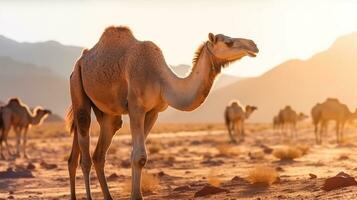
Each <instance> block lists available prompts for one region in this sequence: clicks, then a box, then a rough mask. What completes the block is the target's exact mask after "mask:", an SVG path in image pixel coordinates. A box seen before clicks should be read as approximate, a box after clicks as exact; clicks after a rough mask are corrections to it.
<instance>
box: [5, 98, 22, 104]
mask: <svg viewBox="0 0 357 200" xmlns="http://www.w3.org/2000/svg"><path fill="white" fill-rule="evenodd" d="M8 104H10V105H20V104H21V101H20V99H19V98H16V97H14V98H11V99H10V100H9V103H8Z"/></svg>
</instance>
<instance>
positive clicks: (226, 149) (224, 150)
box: [216, 144, 240, 157]
mask: <svg viewBox="0 0 357 200" xmlns="http://www.w3.org/2000/svg"><path fill="white" fill-rule="evenodd" d="M216 149H217V150H218V153H219V155H221V156H227V157H229V156H236V155H239V152H240V151H239V149H238V148H237V147H233V146H231V145H228V144H220V145H218V146H216Z"/></svg>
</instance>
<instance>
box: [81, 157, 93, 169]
mask: <svg viewBox="0 0 357 200" xmlns="http://www.w3.org/2000/svg"><path fill="white" fill-rule="evenodd" d="M81 167H82V170H83V171H84V172H86V173H89V172H90V169H91V167H92V161H91V160H90V159H83V158H81Z"/></svg>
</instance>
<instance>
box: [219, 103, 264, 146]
mask: <svg viewBox="0 0 357 200" xmlns="http://www.w3.org/2000/svg"><path fill="white" fill-rule="evenodd" d="M256 109H257V107H255V106H249V105H247V106H245V108H244V107H243V106H242V105H240V103H239V102H238V101H233V102H232V103H231V104H230V105H228V106H227V107H226V110H225V112H224V119H225V122H226V126H227V130H228V134H229V137H230V139H231V142H233V143H237V140H236V139H235V137H234V135H235V134H237V135H238V137H239V138H240V140H241V141H243V140H244V136H245V132H244V121H245V120H246V119H248V118H249V116H250V115H251V114H252V113H253V112H254V111H255V110H256Z"/></svg>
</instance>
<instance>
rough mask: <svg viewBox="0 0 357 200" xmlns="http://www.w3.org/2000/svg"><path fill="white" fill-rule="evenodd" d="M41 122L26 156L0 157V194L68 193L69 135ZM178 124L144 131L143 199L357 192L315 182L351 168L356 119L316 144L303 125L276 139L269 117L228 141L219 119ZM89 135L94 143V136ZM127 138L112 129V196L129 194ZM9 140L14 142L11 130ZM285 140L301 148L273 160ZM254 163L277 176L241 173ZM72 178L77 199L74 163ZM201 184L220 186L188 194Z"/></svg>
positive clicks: (95, 188)
mask: <svg viewBox="0 0 357 200" xmlns="http://www.w3.org/2000/svg"><path fill="white" fill-rule="evenodd" d="M45 127H46V129H44V128H42V129H41V128H40V127H39V128H36V127H34V128H33V129H32V130H31V132H30V134H29V135H30V139H29V142H28V151H27V152H28V154H29V157H30V158H29V159H24V158H17V159H15V158H13V157H9V158H8V160H1V161H0V199H69V198H70V196H69V178H68V172H67V158H68V155H69V153H70V148H71V144H72V138H71V136H70V135H69V134H68V133H67V132H66V131H65V128H64V124H56V125H46V126H45ZM185 127H186V128H185V129H184V130H185V131H182V132H175V133H173V132H170V130H169V129H168V128H166V129H165V130H166V132H163V133H152V134H150V135H149V138H148V141H147V143H148V145H147V149H148V152H149V162H148V163H147V165H146V167H145V173H146V174H149V175H148V178H145V179H146V180H145V181H146V182H147V183H146V184H144V185H146V188H148V189H147V190H148V191H145V189H144V197H145V199H147V200H160V199H185V200H188V199H227V200H228V199H231V200H233V199H293V198H294V199H324V200H325V199H356V198H357V187H356V186H350V187H344V188H340V189H336V190H332V191H328V192H326V191H324V190H322V189H321V187H322V185H323V183H324V181H325V179H326V178H328V177H332V176H335V175H336V174H337V173H339V172H341V171H343V172H345V173H348V174H350V175H351V176H354V175H355V174H356V172H357V166H356V164H355V163H356V161H357V155H356V154H354V153H353V152H355V151H356V150H357V143H356V139H357V135H356V134H355V133H356V131H357V127H355V126H353V125H349V126H348V127H347V129H346V132H345V133H346V134H345V141H344V143H343V144H342V145H337V144H336V141H335V134H334V132H333V129H332V128H333V127H332V126H330V127H331V130H330V131H329V135H328V136H327V137H326V138H325V140H324V141H323V144H322V145H315V144H314V142H315V140H314V134H313V129H312V127H311V126H310V125H308V126H307V125H306V126H303V127H300V130H299V132H298V138H297V139H295V140H290V141H289V140H287V139H282V138H281V135H279V134H278V133H276V132H275V131H273V130H272V128H271V125H264V124H254V125H249V126H248V127H247V136H246V139H245V141H244V142H242V143H239V144H235V145H233V144H229V143H228V142H229V138H228V134H227V131H226V130H224V129H222V127H223V126H217V127H216V126H208V127H210V129H207V130H200V131H197V130H196V131H189V130H188V129H189V128H187V127H190V125H185ZM175 131H177V130H175ZM49 132H50V133H51V134H49ZM92 132H95V131H92ZM92 135H93V136H92V146H91V150H92V151H93V149H94V144H95V142H96V140H97V137H96V136H95V134H92ZM11 136H13V134H11ZM130 141H131V140H130V135H128V134H125V133H121V131H119V132H118V133H117V134H116V136H115V137H114V140H113V142H112V145H111V147H110V149H109V151H108V156H107V164H106V175H107V177H108V183H109V187H110V191H111V193H112V195H113V198H115V199H120V200H121V199H129V192H130V186H129V185H130V182H129V180H130V174H131V173H130V170H131V169H130ZM10 142H11V143H12V146H14V140H13V138H10ZM287 145H289V146H291V145H294V146H299V145H300V146H304V149H305V151H306V154H305V155H302V156H301V157H299V158H296V159H294V160H291V161H280V160H279V159H278V158H276V157H274V155H273V154H272V153H271V152H270V150H271V149H278V148H279V147H282V146H287ZM269 148H271V149H269ZM12 150H13V151H14V150H15V149H14V148H12ZM257 166H268V167H271V168H273V169H275V170H276V172H277V173H278V178H277V180H275V181H274V183H273V184H272V185H270V186H261V185H252V184H251V183H250V182H248V181H247V176H248V174H249V171H250V170H252V169H254V168H255V167H257ZM314 175H316V177H315V176H314ZM76 184H77V197H78V199H85V190H84V183H83V179H82V172H81V169H80V167H79V168H78V171H77V183H76ZM207 185H215V186H217V187H218V188H220V189H222V191H220V192H219V193H217V194H213V195H207V196H203V197H195V194H196V192H198V191H199V190H201V189H202V188H204V187H205V186H207ZM91 186H92V192H93V197H94V199H102V198H103V197H102V194H101V191H100V186H99V182H98V180H97V178H96V174H95V171H94V169H92V174H91Z"/></svg>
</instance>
